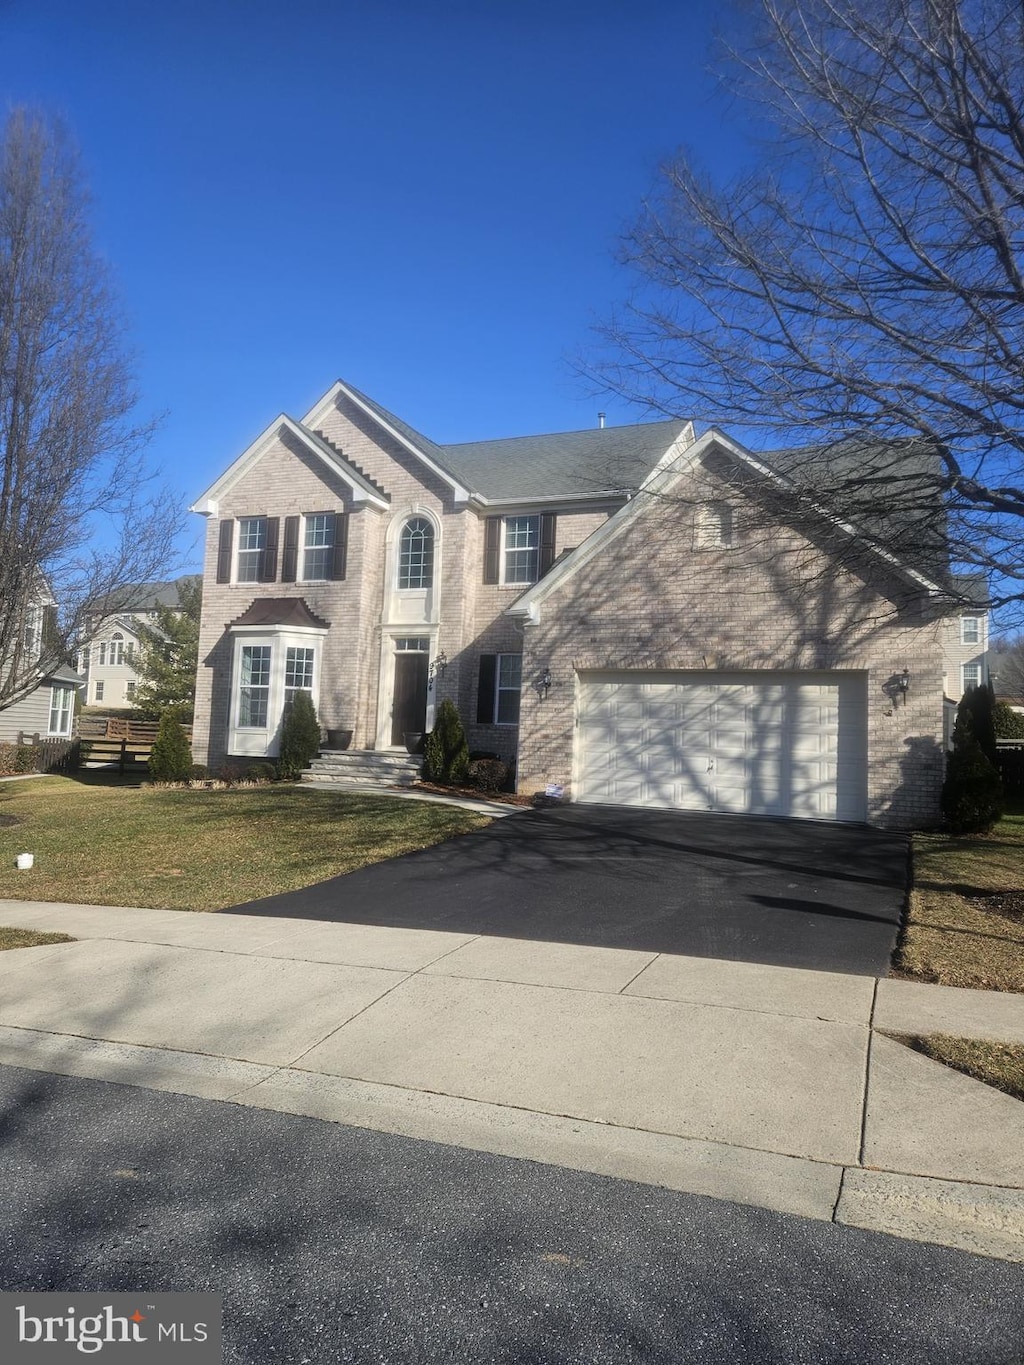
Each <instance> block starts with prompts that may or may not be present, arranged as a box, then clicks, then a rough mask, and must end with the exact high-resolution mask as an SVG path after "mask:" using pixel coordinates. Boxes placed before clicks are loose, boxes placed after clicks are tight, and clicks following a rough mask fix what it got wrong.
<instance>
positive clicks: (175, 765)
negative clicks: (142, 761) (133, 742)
mask: <svg viewBox="0 0 1024 1365" xmlns="http://www.w3.org/2000/svg"><path fill="white" fill-rule="evenodd" d="M191 771H192V750H191V748H190V747H189V742H188V736H187V735H186V734H185V730H184V727H183V726H182V723H181V718H180V716H179V715H178V713H177V711H175V710H174V708H173V707H169V708H168V709H167V710H166V711H165V712H164V713H163V715H162V716H161V717H160V729H159V731H158V732H157V737H156V742H155V743H154V745H153V748H152V750H151V751H150V755H149V775H150V777H152V779H153V781H154V782H184V781H185V779H186V778H187V777H188V776H189V774H190V773H191Z"/></svg>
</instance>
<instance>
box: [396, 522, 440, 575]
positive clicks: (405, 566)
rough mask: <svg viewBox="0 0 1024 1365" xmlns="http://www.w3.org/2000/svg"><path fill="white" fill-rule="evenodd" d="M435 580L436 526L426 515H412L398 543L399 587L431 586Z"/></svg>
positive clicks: (403, 528)
mask: <svg viewBox="0 0 1024 1365" xmlns="http://www.w3.org/2000/svg"><path fill="white" fill-rule="evenodd" d="M433 581H434V528H433V526H432V525H431V524H430V522H429V521H428V520H427V519H426V517H412V518H411V520H409V521H407V522H406V523H405V525H404V526H403V527H402V537H401V540H400V541H399V543H398V586H399V588H429V587H430V586H431V584H432V583H433Z"/></svg>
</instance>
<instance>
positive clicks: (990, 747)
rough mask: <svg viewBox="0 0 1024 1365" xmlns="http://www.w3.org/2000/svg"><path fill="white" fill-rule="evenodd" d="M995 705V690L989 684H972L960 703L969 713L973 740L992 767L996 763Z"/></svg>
mask: <svg viewBox="0 0 1024 1365" xmlns="http://www.w3.org/2000/svg"><path fill="white" fill-rule="evenodd" d="M995 704H996V694H995V689H994V688H993V686H992V684H991V683H990V682H988V683H980V684H976V685H974V684H972V686H970V687H969V688H968V689H967V691H966V692H965V693H964V696H963V700H962V701H961V703H960V705H961V706H966V707H967V709H968V711H969V712H970V716H971V724H972V726H973V729H974V738H975V739H976V740H977V741H978V743H979V744H980V745H981V752H982V753H983V754H984V755H985V757H986V758H987V759H988V761H989V762H990V763H991V764H993V765H994V764H995V761H996V727H995V718H994V715H993V712H994V710H995Z"/></svg>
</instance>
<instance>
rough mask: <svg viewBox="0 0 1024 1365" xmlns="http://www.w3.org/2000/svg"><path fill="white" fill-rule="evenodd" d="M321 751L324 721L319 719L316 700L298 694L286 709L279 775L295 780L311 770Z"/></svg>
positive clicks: (300, 693)
mask: <svg viewBox="0 0 1024 1365" xmlns="http://www.w3.org/2000/svg"><path fill="white" fill-rule="evenodd" d="M319 749H320V722H319V721H318V720H317V718H316V708H315V707H314V706H313V698H312V697H311V696H310V695H309V693H308V692H296V693H295V697H294V699H293V700H292V701H290V702H289V703H288V705H287V706H286V707H285V708H284V721H283V722H282V725H281V751H280V754H279V756H278V760H277V771H278V775H279V776H280V777H282V778H284V779H285V781H291V780H293V779H294V778H296V777H298V776H299V774H300V773H301V772H302V771H303V769H304V768H308V767H309V765H310V763H311V762H312V761H313V759H314V758H315V757H316V755H317V753H318V751H319Z"/></svg>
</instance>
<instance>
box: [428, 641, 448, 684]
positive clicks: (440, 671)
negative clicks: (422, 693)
mask: <svg viewBox="0 0 1024 1365" xmlns="http://www.w3.org/2000/svg"><path fill="white" fill-rule="evenodd" d="M447 667H448V655H447V654H446V653H445V652H444V650H443V649H442V650H441V652H440V654H438V656H437V658H436V659H431V661H430V686H429V688H428V689H427V690H428V691H430V692H433V690H434V679H435V678H440V677H443V675H444V671H445V669H446V668H447Z"/></svg>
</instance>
